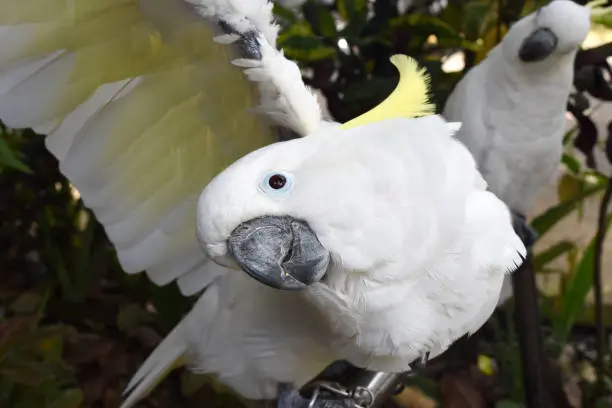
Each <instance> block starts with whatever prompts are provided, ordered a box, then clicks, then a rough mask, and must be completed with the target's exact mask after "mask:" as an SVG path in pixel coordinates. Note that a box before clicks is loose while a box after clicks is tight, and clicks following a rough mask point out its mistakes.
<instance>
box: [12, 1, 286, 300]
mask: <svg viewBox="0 0 612 408" xmlns="http://www.w3.org/2000/svg"><path fill="white" fill-rule="evenodd" d="M70 3H71V2H70V1H68V2H67V1H65V0H61V1H58V0H38V1H28V2H21V1H18V0H0V25H2V27H0V35H1V34H2V33H4V34H6V36H5V37H0V119H2V121H3V122H5V123H6V124H7V125H9V126H13V127H35V128H36V129H38V130H43V131H44V132H45V133H46V134H48V136H47V141H46V143H47V146H48V147H49V149H50V151H51V152H53V153H54V154H55V155H56V156H57V157H58V159H59V160H60V169H61V170H62V172H64V174H66V176H67V177H68V178H69V179H70V180H71V182H72V183H73V184H74V185H75V186H76V187H77V189H78V190H79V192H80V194H81V196H82V198H83V200H84V202H85V203H86V205H87V206H89V207H91V208H92V209H93V211H94V213H95V215H96V217H97V218H98V219H99V220H100V222H101V223H102V224H103V225H104V227H105V229H106V232H107V234H108V236H109V238H110V239H111V241H112V242H113V244H114V245H115V246H116V248H117V252H118V256H119V259H120V262H121V264H122V266H123V268H124V269H125V270H126V271H127V272H128V273H135V272H139V271H142V270H145V269H146V270H147V274H148V276H149V277H150V278H151V280H152V281H154V282H155V283H157V284H166V283H169V282H171V281H173V280H175V279H179V280H180V279H181V277H186V280H185V281H184V282H183V284H181V285H180V286H181V289H182V290H183V292H184V293H186V294H192V293H195V292H197V291H198V290H200V289H202V288H203V285H206V284H207V283H208V282H210V280H211V279H212V277H208V276H207V272H206V271H207V267H206V262H207V261H206V259H205V257H204V255H203V253H202V251H201V250H200V248H199V246H198V243H197V239H196V237H195V214H196V211H195V206H196V201H197V197H198V195H199V193H200V192H201V190H202V189H203V187H204V186H205V185H206V184H207V183H208V182H209V181H210V180H211V179H212V178H213V177H214V176H215V175H216V174H217V173H218V172H219V171H221V170H222V169H223V168H225V167H226V166H227V165H229V164H230V163H231V162H233V161H235V160H236V159H238V158H239V157H241V156H243V155H244V154H246V153H248V152H250V151H252V150H254V149H256V148H258V147H261V146H264V145H266V144H269V143H271V142H274V141H275V139H274V136H273V133H272V132H271V131H270V129H269V127H268V125H267V123H265V122H263V120H262V119H261V118H259V117H257V116H255V115H254V114H252V113H251V112H250V110H251V109H252V108H254V107H255V106H257V104H258V94H257V92H256V90H255V87H254V86H253V84H252V83H250V82H249V81H248V80H247V79H246V78H245V76H244V73H243V72H242V70H241V69H240V68H238V67H235V66H233V65H232V64H231V61H232V60H233V59H235V58H237V57H238V56H237V55H235V50H234V49H232V48H231V47H229V46H227V45H222V44H218V43H217V42H215V41H214V37H215V36H216V35H218V34H219V33H218V32H217V31H218V30H216V29H215V30H213V29H212V28H211V25H209V23H208V22H207V21H206V20H205V19H204V18H203V17H201V16H200V15H198V14H197V13H196V12H195V11H194V9H193V8H192V7H190V6H188V5H187V3H184V2H183V1H182V0H159V1H155V2H153V1H140V2H139V1H137V0H106V1H104V2H86V3H87V4H81V3H85V2H78V1H75V2H74V3H75V4H74V5H72V6H73V7H75V8H74V9H70V6H71V5H70ZM215 273H218V271H216V272H215Z"/></svg>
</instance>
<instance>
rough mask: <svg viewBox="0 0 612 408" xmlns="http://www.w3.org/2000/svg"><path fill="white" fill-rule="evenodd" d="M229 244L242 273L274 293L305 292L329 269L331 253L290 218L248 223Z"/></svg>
mask: <svg viewBox="0 0 612 408" xmlns="http://www.w3.org/2000/svg"><path fill="white" fill-rule="evenodd" d="M227 243H228V248H229V253H230V255H231V256H232V257H233V258H234V260H235V261H236V263H237V264H238V266H239V267H240V268H241V269H242V270H243V271H245V272H246V273H248V274H249V275H250V276H251V277H253V278H255V279H257V280H258V281H259V282H261V283H263V284H265V285H268V286H270V287H273V288H275V289H284V290H299V289H303V288H305V287H307V286H308V285H311V284H313V283H315V282H318V281H320V280H321V279H322V278H323V276H325V273H326V272H327V267H328V265H329V259H330V255H329V251H327V250H326V249H325V248H324V247H323V245H321V243H320V242H319V239H318V238H317V236H316V234H315V233H314V232H313V231H312V229H310V227H309V226H308V224H306V223H305V222H304V221H300V220H297V219H295V218H292V217H289V216H263V217H259V218H254V219H252V220H249V221H246V222H244V223H242V224H240V225H239V226H238V227H237V228H236V229H235V230H234V231H233V232H232V233H231V235H230V237H229V239H228V241H227Z"/></svg>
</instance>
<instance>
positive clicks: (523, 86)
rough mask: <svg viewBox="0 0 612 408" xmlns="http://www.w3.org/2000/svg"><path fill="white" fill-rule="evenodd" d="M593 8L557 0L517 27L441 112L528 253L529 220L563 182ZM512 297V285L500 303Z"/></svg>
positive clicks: (532, 234) (470, 74)
mask: <svg viewBox="0 0 612 408" xmlns="http://www.w3.org/2000/svg"><path fill="white" fill-rule="evenodd" d="M599 3H601V2H598V4H599ZM594 7H595V6H594V5H590V6H581V5H579V4H577V3H574V2H573V1H570V0H553V1H551V2H550V3H548V4H547V5H545V6H543V7H541V8H540V9H538V10H537V11H535V12H533V13H531V14H529V15H527V16H525V17H523V18H522V19H520V20H518V21H517V22H516V23H514V24H513V25H512V26H511V27H510V29H509V31H508V33H507V34H506V35H505V36H504V38H503V39H502V41H501V42H500V43H499V44H498V45H497V46H496V47H494V48H493V49H492V50H491V51H490V52H489V54H488V55H487V57H486V58H485V59H484V60H483V61H482V62H480V63H479V64H478V65H476V66H475V67H474V68H472V69H471V70H470V71H468V73H467V74H466V75H465V76H464V77H463V78H462V79H461V81H460V82H459V83H458V84H457V86H456V87H455V89H454V90H453V92H452V93H451V95H450V96H449V98H448V100H447V102H446V106H445V108H444V111H443V116H444V117H445V118H446V120H449V121H458V122H461V123H462V127H461V129H460V130H459V132H457V134H456V137H457V139H459V140H460V141H461V142H463V143H464V144H465V146H466V147H467V148H468V149H469V150H470V152H471V153H472V155H473V156H474V158H475V160H476V162H477V163H478V168H479V170H480V172H481V173H482V175H483V176H484V178H485V180H486V181H487V183H488V184H489V189H490V190H491V191H492V192H493V193H495V194H496V195H497V196H498V197H499V198H501V199H502V200H503V201H504V202H505V203H506V204H507V205H508V206H509V207H510V208H511V209H512V210H513V216H514V219H515V226H516V227H517V231H518V232H519V234H520V235H521V236H522V237H523V239H524V240H525V242H526V244H527V245H528V246H531V244H532V243H533V241H534V240H535V239H536V238H537V234H536V232H535V231H533V230H531V228H530V227H529V226H528V225H527V224H526V223H525V216H526V214H527V212H528V211H529V209H530V207H531V206H532V204H533V202H534V200H535V199H536V198H537V196H538V194H539V193H540V192H541V190H542V188H543V187H545V186H546V185H550V184H551V183H554V182H555V181H556V178H557V175H558V168H559V165H560V161H561V156H562V153H563V144H562V142H563V136H564V133H565V123H566V117H565V115H566V106H567V99H568V97H569V94H570V91H571V88H572V83H573V78H574V59H575V56H576V53H577V51H578V50H579V49H580V46H581V44H582V42H583V41H584V40H585V38H586V36H587V34H588V32H589V29H590V19H591V14H592V12H593V8H594ZM511 293H512V286H511V279H510V278H509V277H508V278H507V279H506V282H505V284H504V291H503V295H502V296H501V298H500V303H501V302H504V301H505V300H506V299H508V297H509V296H511Z"/></svg>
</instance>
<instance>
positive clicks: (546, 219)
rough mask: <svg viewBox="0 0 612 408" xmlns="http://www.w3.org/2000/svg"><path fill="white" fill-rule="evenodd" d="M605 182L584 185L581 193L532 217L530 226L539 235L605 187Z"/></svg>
mask: <svg viewBox="0 0 612 408" xmlns="http://www.w3.org/2000/svg"><path fill="white" fill-rule="evenodd" d="M605 187H606V186H605V183H599V184H596V185H594V186H589V187H586V188H585V189H584V190H583V191H582V192H581V193H579V194H577V195H576V196H574V198H572V199H570V200H568V201H565V202H562V203H559V204H557V205H556V206H554V207H551V208H549V209H548V210H546V211H545V212H544V213H543V214H541V215H539V216H538V217H536V218H534V219H533V221H531V226H532V227H533V228H534V229H535V230H536V231H538V234H539V235H540V237H542V236H543V235H544V234H545V233H546V232H548V231H549V230H550V229H551V228H552V227H554V226H555V225H556V224H557V223H558V222H559V221H561V220H562V219H563V218H565V217H566V216H567V215H569V214H570V213H572V211H574V210H576V209H577V208H578V207H577V205H578V204H579V203H580V202H582V201H583V200H584V199H586V198H588V197H590V196H592V195H594V194H597V193H598V192H600V191H602V190H603V189H604V188H605Z"/></svg>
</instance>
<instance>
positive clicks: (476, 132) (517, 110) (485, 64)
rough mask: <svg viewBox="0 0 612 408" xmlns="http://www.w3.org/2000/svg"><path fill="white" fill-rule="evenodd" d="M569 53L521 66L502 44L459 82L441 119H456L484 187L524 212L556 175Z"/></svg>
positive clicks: (570, 71) (569, 81)
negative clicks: (555, 59)
mask: <svg viewBox="0 0 612 408" xmlns="http://www.w3.org/2000/svg"><path fill="white" fill-rule="evenodd" d="M572 61H573V54H572V55H568V56H566V57H565V58H564V59H563V60H561V61H558V62H557V63H556V64H554V65H552V66H550V65H545V66H541V67H534V66H526V65H525V64H522V63H520V61H518V60H516V59H511V58H510V57H507V56H505V55H504V53H503V49H502V48H501V47H497V48H495V49H493V50H492V51H491V53H490V54H489V55H488V56H487V58H486V59H485V60H483V61H482V62H481V63H480V64H478V65H477V66H475V67H474V68H473V69H471V70H470V71H469V72H468V73H467V74H466V75H465V77H464V78H463V79H462V80H461V81H460V82H459V84H458V85H457V87H456V89H455V90H454V91H453V93H452V94H451V96H450V97H449V100H448V101H447V103H446V106H445V109H444V117H445V118H446V119H447V120H450V121H461V122H462V123H463V126H462V128H461V130H460V131H459V132H458V134H457V138H458V139H459V140H460V141H461V142H462V143H464V144H465V145H466V146H467V147H468V149H469V150H470V152H471V153H472V154H473V155H474V158H475V159H476V161H477V163H478V166H479V169H480V171H481V172H482V174H483V176H484V178H485V179H486V180H487V182H488V183H489V189H490V190H491V191H492V192H493V193H495V194H496V195H497V196H498V197H499V198H501V199H502V200H503V201H504V202H506V203H507V204H508V205H509V206H510V208H512V209H514V210H516V211H519V212H521V213H527V212H528V210H529V208H530V207H531V205H532V204H533V201H534V200H535V199H536V198H537V196H538V194H539V193H540V192H541V190H542V188H543V187H545V186H547V185H549V184H551V183H553V182H554V180H555V179H556V176H557V173H558V167H559V162H560V160H561V155H562V149H563V146H562V140H563V135H564V131H565V114H566V104H567V97H568V95H569V92H570V89H571V86H572V80H573V64H572Z"/></svg>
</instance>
